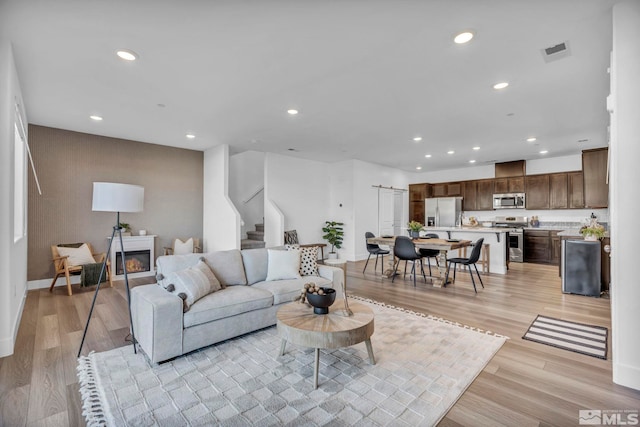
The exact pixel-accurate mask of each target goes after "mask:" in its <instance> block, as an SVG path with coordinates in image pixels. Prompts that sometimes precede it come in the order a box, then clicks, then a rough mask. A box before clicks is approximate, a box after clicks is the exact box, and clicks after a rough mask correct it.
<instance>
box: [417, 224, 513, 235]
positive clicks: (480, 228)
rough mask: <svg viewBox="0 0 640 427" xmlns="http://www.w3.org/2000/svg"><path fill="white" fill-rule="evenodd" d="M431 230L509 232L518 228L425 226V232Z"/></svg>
mask: <svg viewBox="0 0 640 427" xmlns="http://www.w3.org/2000/svg"><path fill="white" fill-rule="evenodd" d="M429 231H459V232H463V233H508V232H512V231H516V228H503V227H471V226H466V225H465V226H462V227H425V228H424V232H425V233H428V232H429Z"/></svg>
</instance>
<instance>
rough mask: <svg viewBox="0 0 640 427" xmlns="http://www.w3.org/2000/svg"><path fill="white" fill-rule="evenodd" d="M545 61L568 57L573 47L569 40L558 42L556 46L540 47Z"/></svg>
mask: <svg viewBox="0 0 640 427" xmlns="http://www.w3.org/2000/svg"><path fill="white" fill-rule="evenodd" d="M540 53H542V58H543V59H544V62H551V61H557V60H558V59H562V58H566V57H567V56H570V55H571V48H570V46H569V42H568V41H566V42H562V43H558V44H557V45H555V46H551V47H546V48H544V49H540Z"/></svg>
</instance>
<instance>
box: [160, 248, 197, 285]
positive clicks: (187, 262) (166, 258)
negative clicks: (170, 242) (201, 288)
mask: <svg viewBox="0 0 640 427" xmlns="http://www.w3.org/2000/svg"><path fill="white" fill-rule="evenodd" d="M200 258H202V254H188V255H163V256H159V257H158V258H157V259H156V267H158V268H157V274H156V280H157V281H158V284H159V285H162V286H163V287H165V288H166V287H167V285H168V284H169V283H168V282H167V281H166V277H167V276H168V275H169V273H173V272H174V271H180V270H184V269H186V268H189V267H193V266H194V265H196V264H197V263H198V261H200Z"/></svg>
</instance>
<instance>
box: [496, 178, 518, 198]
mask: <svg viewBox="0 0 640 427" xmlns="http://www.w3.org/2000/svg"><path fill="white" fill-rule="evenodd" d="M493 183H494V189H493V191H494V192H495V193H497V194H504V193H524V177H523V176H519V177H514V178H496V179H494V180H493Z"/></svg>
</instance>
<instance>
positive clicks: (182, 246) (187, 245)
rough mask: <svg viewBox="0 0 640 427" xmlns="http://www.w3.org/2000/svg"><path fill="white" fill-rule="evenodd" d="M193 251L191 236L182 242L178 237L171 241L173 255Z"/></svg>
mask: <svg viewBox="0 0 640 427" xmlns="http://www.w3.org/2000/svg"><path fill="white" fill-rule="evenodd" d="M192 253H193V238H192V237H190V238H189V239H187V241H186V242H183V241H182V240H180V239H176V240H175V242H174V243H173V254H174V255H186V254H192Z"/></svg>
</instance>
